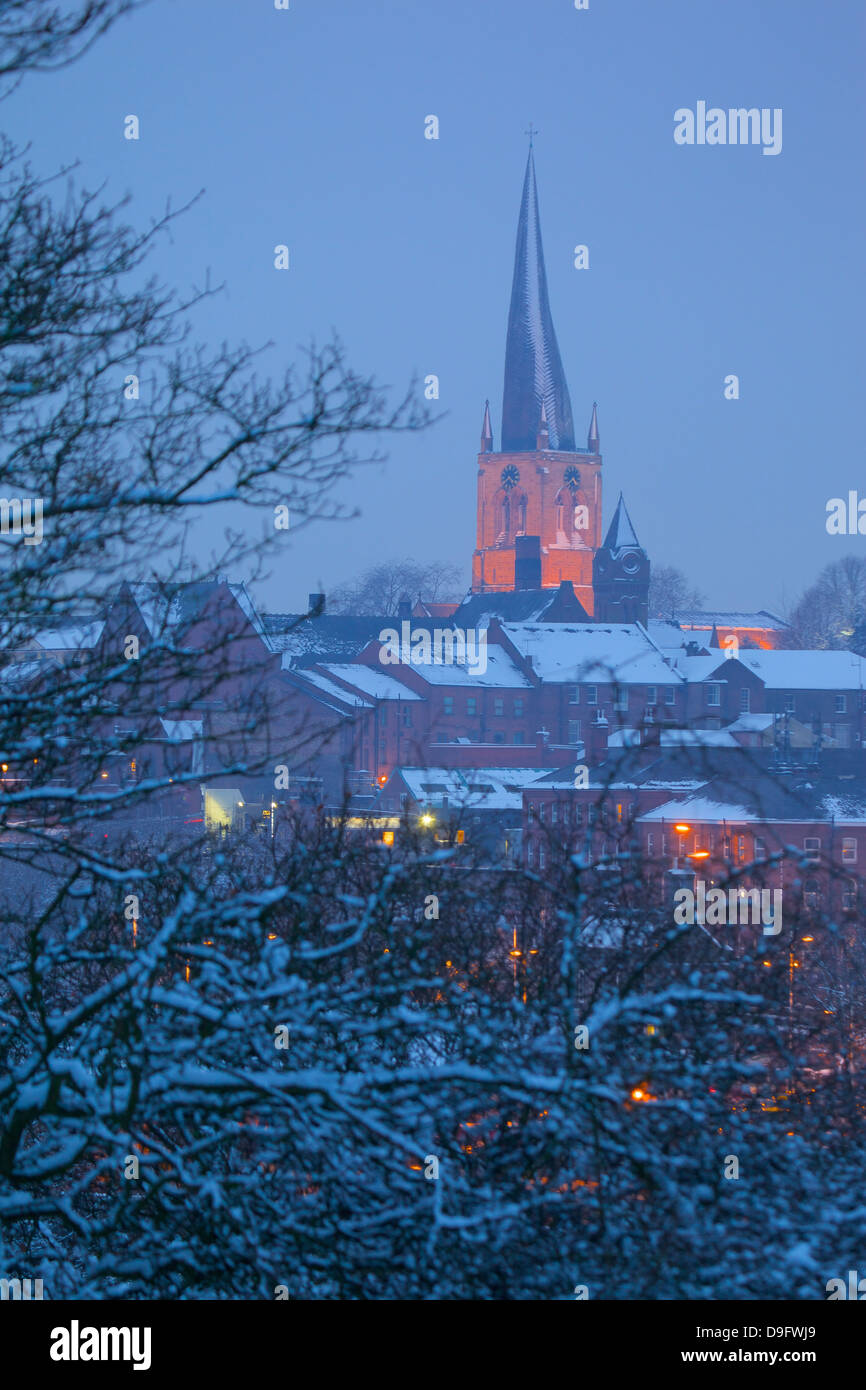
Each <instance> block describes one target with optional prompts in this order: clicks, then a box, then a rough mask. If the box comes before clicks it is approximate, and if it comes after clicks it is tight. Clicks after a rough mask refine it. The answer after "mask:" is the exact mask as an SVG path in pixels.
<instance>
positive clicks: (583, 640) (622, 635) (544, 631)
mask: <svg viewBox="0 0 866 1390" xmlns="http://www.w3.org/2000/svg"><path fill="white" fill-rule="evenodd" d="M502 631H503V632H504V633H505V635H506V636H507V637H508V638H509V640H510V641H511V642H513V643H514V645H515V647H517V648H518V650H519V651H520V652H521V653H522V654H523V655H524V656H526V657H531V658H532V664H533V670H534V671H535V672H536V673H537V674H538V675H539V676H540V677H541V679H542V680H546V681H574V682H575V683H578V684H579V683H580V682H581V681H598V682H608V681H620V682H622V683H623V684H629V685H677V684H679V683H680V682H681V681H682V676H680V675H679V674H678V673H677V672H676V671H674V670H672V669H671V667H670V666H669V665H668V664H667V662H666V661H665V660H664V657H663V656H662V654H661V652H660V651H659V649H658V648H657V647H656V646H655V644H654V643H653V642H652V641H651V640H650V638H649V636H648V634H647V633H646V631H645V629H644V628H642V627H640V626H639V625H638V624H637V623H610V624H602V623H503V624H502Z"/></svg>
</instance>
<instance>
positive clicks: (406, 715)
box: [402, 705, 412, 729]
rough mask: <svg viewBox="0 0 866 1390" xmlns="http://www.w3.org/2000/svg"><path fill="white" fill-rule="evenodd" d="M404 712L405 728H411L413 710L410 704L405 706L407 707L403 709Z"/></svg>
mask: <svg viewBox="0 0 866 1390" xmlns="http://www.w3.org/2000/svg"><path fill="white" fill-rule="evenodd" d="M402 714H403V728H404V729H411V727H412V711H411V709H410V708H409V706H408V705H406V706H405V708H404V709H403V711H402Z"/></svg>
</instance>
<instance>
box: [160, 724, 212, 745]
mask: <svg viewBox="0 0 866 1390" xmlns="http://www.w3.org/2000/svg"><path fill="white" fill-rule="evenodd" d="M159 722H160V724H161V725H162V727H163V729H164V730H165V736H166V738H167V739H168V740H169V742H170V743H187V742H188V741H189V740H190V739H194V738H201V737H202V733H203V731H204V724H203V723H202V721H201V720H200V719H160V721H159Z"/></svg>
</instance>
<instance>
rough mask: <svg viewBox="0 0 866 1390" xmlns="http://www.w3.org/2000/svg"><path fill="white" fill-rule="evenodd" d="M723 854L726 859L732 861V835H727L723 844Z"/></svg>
mask: <svg viewBox="0 0 866 1390" xmlns="http://www.w3.org/2000/svg"><path fill="white" fill-rule="evenodd" d="M722 854H723V856H724V858H725V859H728V860H730V857H731V837H730V835H726V836H725V838H724V841H723V843H722Z"/></svg>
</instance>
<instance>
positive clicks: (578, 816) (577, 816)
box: [574, 801, 583, 825]
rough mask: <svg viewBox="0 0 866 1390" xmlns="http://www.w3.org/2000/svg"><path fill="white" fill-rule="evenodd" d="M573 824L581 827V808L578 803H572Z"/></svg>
mask: <svg viewBox="0 0 866 1390" xmlns="http://www.w3.org/2000/svg"><path fill="white" fill-rule="evenodd" d="M574 823H575V825H583V807H582V806H581V804H580V802H579V801H576V802H575V803H574Z"/></svg>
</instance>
